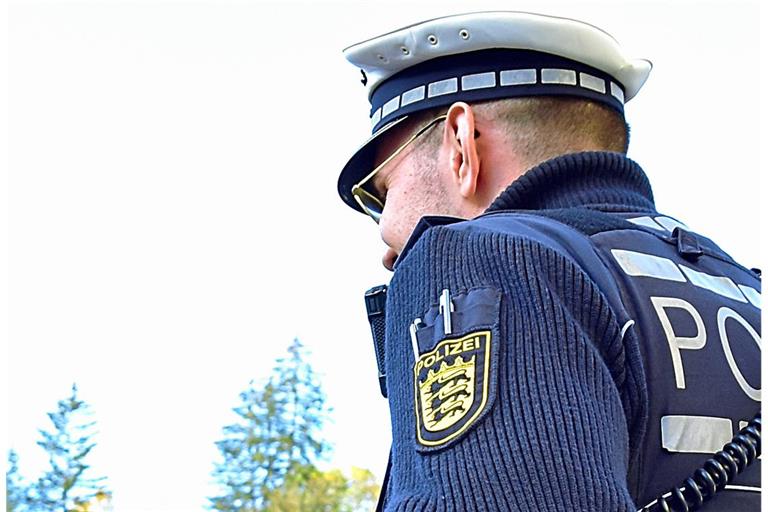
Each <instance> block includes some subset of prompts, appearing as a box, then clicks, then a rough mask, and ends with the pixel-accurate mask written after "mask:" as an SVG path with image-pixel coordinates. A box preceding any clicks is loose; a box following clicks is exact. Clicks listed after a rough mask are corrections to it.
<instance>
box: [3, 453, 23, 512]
mask: <svg viewBox="0 0 768 512" xmlns="http://www.w3.org/2000/svg"><path fill="white" fill-rule="evenodd" d="M26 504H27V485H26V484H25V483H24V480H23V479H22V478H21V475H20V474H19V456H18V455H17V454H16V452H15V451H14V450H9V451H8V469H7V470H6V472H5V510H6V512H22V511H23V510H25V507H26Z"/></svg>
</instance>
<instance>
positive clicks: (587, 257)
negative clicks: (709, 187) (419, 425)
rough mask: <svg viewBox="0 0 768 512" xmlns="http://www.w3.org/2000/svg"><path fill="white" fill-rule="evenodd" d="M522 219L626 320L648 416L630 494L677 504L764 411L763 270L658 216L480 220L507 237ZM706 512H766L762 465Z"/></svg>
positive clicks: (584, 212) (560, 214)
mask: <svg viewBox="0 0 768 512" xmlns="http://www.w3.org/2000/svg"><path fill="white" fill-rule="evenodd" d="M510 216H511V217H513V218H514V219H515V220H516V222H511V223H510V222H509V220H510ZM521 220H522V222H523V224H526V225H528V227H530V228H531V233H536V234H535V235H534V236H533V238H537V239H540V240H542V241H543V243H546V244H548V245H550V246H553V248H555V249H557V250H559V251H561V252H562V253H563V254H565V255H567V256H569V257H571V258H572V259H573V260H575V261H576V262H577V263H578V264H579V266H580V267H581V268H582V269H583V270H584V271H585V272H586V273H587V274H588V275H589V276H590V277H591V278H592V280H593V281H595V283H596V284H597V285H598V287H599V288H600V289H601V290H602V291H603V293H604V294H605V295H606V297H607V299H608V301H609V303H610V304H611V305H612V306H613V309H614V311H615V312H616V314H617V315H618V317H619V318H620V322H621V323H622V325H623V330H622V333H623V336H624V345H625V346H634V345H636V346H637V347H639V352H640V355H641V360H642V372H641V373H642V374H643V375H644V377H645V385H646V389H647V405H646V410H647V420H646V425H645V429H644V430H645V433H644V435H643V437H642V439H631V440H630V442H631V443H636V446H631V447H630V449H631V451H632V453H633V457H632V460H631V461H630V471H629V475H628V486H629V490H630V493H631V495H632V496H633V498H634V499H635V502H636V504H637V506H638V507H644V506H646V505H648V504H652V503H653V502H654V501H655V500H656V498H658V497H659V496H660V495H662V494H664V493H666V495H667V496H669V492H668V491H670V489H671V488H673V487H674V486H676V485H678V484H680V483H682V482H683V481H684V480H685V479H686V478H688V477H690V476H691V475H692V473H693V472H694V471H695V470H696V469H697V468H700V467H702V466H703V465H704V464H705V462H706V461H707V459H709V458H710V457H711V456H712V455H713V454H714V453H715V452H717V451H718V450H721V449H723V447H724V445H726V444H727V443H728V442H730V441H731V439H732V438H733V436H734V435H735V434H736V433H737V432H738V431H739V430H740V429H741V428H742V427H743V426H744V425H746V424H747V422H749V421H750V420H751V419H752V418H753V417H754V416H755V414H756V413H758V412H759V410H760V394H761V392H760V307H761V303H760V280H759V274H758V272H757V271H751V270H748V269H746V268H745V267H742V266H741V265H739V264H737V263H736V262H734V261H733V259H732V258H731V257H730V256H728V255H727V254H726V253H724V252H723V251H722V250H721V249H720V248H719V247H717V246H716V245H715V244H714V243H713V242H712V241H711V240H709V239H707V238H705V237H702V236H700V235H698V234H695V233H693V232H691V231H689V230H688V229H687V228H686V227H685V226H684V225H682V224H681V223H679V222H678V221H676V220H674V219H672V218H670V217H665V216H661V215H654V216H653V217H651V216H648V215H647V214H635V215H633V214H626V213H622V214H616V213H610V214H608V213H603V212H597V211H594V210H589V209H586V208H570V209H562V210H538V211H529V212H520V211H516V212H511V211H497V212H493V213H489V214H486V215H484V216H482V217H480V218H478V219H475V220H474V221H473V222H480V223H483V224H484V225H485V226H486V227H487V228H489V229H493V230H498V231H501V232H505V231H508V230H509V229H510V228H509V226H510V224H511V225H514V226H515V228H514V229H515V230H517V231H519V229H520V221H521ZM469 224H471V223H469ZM518 234H519V233H518ZM523 235H524V236H526V234H525V233H524V234H523ZM703 509H704V510H706V511H707V512H709V511H713V512H714V511H721V510H722V511H733V510H740V511H748V510H760V460H759V459H758V460H756V461H754V463H752V464H751V465H749V466H748V467H747V469H746V470H744V471H743V472H742V473H741V474H739V475H738V476H737V477H736V479H735V480H734V481H733V482H731V483H730V484H729V485H727V486H725V488H724V489H723V490H722V491H720V492H718V493H717V494H716V495H715V496H714V498H712V499H711V500H710V501H708V502H707V503H706V504H705V505H704V507H703ZM673 510H677V509H675V508H673Z"/></svg>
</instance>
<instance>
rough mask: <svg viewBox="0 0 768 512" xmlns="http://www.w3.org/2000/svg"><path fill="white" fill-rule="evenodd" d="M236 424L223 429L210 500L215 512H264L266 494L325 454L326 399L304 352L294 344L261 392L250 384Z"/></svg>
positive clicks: (237, 411)
mask: <svg viewBox="0 0 768 512" xmlns="http://www.w3.org/2000/svg"><path fill="white" fill-rule="evenodd" d="M234 412H235V413H236V414H237V415H238V416H239V418H238V421H237V423H233V424H231V425H228V426H226V427H224V439H222V440H221V441H218V442H217V443H216V446H217V447H218V449H219V451H220V453H221V461H220V462H218V463H217V464H216V465H215V468H214V471H213V476H214V479H215V480H216V482H217V483H218V484H219V486H220V488H221V489H222V491H223V492H222V493H221V494H220V495H219V496H215V497H212V498H209V500H210V506H211V508H212V509H213V510H219V511H238V512H255V511H262V510H266V509H267V507H268V505H269V503H268V501H269V495H270V493H271V492H272V491H274V490H275V489H277V488H279V487H280V486H281V485H283V484H284V483H285V481H286V478H287V476H288V475H289V473H290V472H291V471H292V470H294V469H298V468H303V467H306V466H311V465H312V464H314V463H315V462H316V461H317V460H319V459H321V458H322V457H323V455H324V454H325V453H326V451H327V450H328V445H327V443H326V442H325V441H324V440H323V438H322V436H321V430H322V427H323V423H324V422H325V419H326V417H327V414H328V410H327V408H326V405H325V395H324V394H323V391H322V389H321V386H320V384H319V381H318V379H317V376H316V375H315V373H314V371H313V370H312V366H311V365H310V364H309V362H308V361H307V359H306V351H305V349H304V347H303V345H302V344H301V342H299V340H297V339H294V340H293V343H292V344H291V345H290V347H289V348H288V355H287V357H283V358H280V359H278V360H277V364H276V365H275V367H274V368H273V370H272V373H271V375H270V378H269V380H268V381H267V383H266V385H264V386H263V387H257V386H256V385H255V384H254V383H253V382H251V383H250V384H249V387H248V389H247V390H245V391H243V392H242V393H240V404H239V405H238V406H237V407H235V408H234Z"/></svg>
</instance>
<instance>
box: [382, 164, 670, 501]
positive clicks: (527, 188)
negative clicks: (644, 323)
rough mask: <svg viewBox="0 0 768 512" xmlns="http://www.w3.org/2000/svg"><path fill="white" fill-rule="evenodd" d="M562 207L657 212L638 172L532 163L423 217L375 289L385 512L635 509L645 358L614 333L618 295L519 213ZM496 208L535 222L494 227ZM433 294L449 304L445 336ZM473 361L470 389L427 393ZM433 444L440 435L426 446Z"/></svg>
mask: <svg viewBox="0 0 768 512" xmlns="http://www.w3.org/2000/svg"><path fill="white" fill-rule="evenodd" d="M563 208H569V209H573V208H577V209H578V208H587V209H590V210H597V211H602V212H611V213H612V214H614V213H622V212H624V213H627V212H631V213H634V214H637V215H645V214H648V215H652V214H654V213H655V208H654V204H653V196H652V193H651V189H650V185H649V183H648V180H647V178H646V177H645V175H644V173H643V172H642V170H641V169H640V168H639V167H638V166H637V164H635V163H634V162H632V161H631V160H629V159H627V158H625V157H624V156H623V155H619V154H613V153H602V152H593V153H580V154H571V155H566V156H563V157H559V158H556V159H554V160H551V161H548V162H545V163H543V164H541V165H539V166H538V167H536V168H534V169H532V170H530V171H529V172H528V173H526V174H525V175H524V176H523V177H521V178H520V179H518V180H517V181H515V182H514V183H513V184H512V185H511V186H510V187H509V188H508V189H507V190H506V191H505V192H504V193H503V194H502V195H501V196H500V197H499V198H498V199H497V200H496V201H495V202H494V204H493V205H492V206H491V208H490V209H489V212H488V213H489V214H487V215H486V216H484V217H481V218H479V219H475V220H472V221H467V222H460V223H455V224H448V223H446V225H435V224H440V223H441V222H440V220H439V219H438V220H429V219H425V220H424V221H423V222H422V223H421V224H420V225H419V226H418V227H417V229H416V231H415V232H414V234H413V236H412V237H411V240H409V243H408V244H407V246H406V249H405V250H404V252H403V254H401V256H400V258H399V260H398V262H397V266H396V271H395V274H394V277H393V279H392V282H391V284H390V288H389V291H388V293H387V319H386V370H387V375H388V381H387V391H388V396H389V401H390V408H391V419H392V437H393V447H392V459H391V463H392V466H391V476H390V480H389V484H388V488H387V490H386V496H387V497H386V503H385V510H388V511H457V512H458V511H474V510H489V511H506V510H520V511H540V510H569V511H574V510H584V511H596V510H606V511H608V510H610V511H625V510H626V511H634V510H637V508H638V507H636V504H635V503H633V499H632V496H633V495H634V492H633V491H631V490H630V488H629V487H630V486H629V484H628V474H629V473H630V465H631V464H632V461H633V460H634V459H635V458H636V457H637V450H636V448H637V446H636V445H637V444H638V443H639V442H640V440H641V438H642V436H643V433H644V428H645V423H646V419H647V414H648V410H647V409H648V397H647V390H646V388H645V383H644V378H643V367H642V366H643V365H642V362H641V358H640V356H639V351H638V348H637V346H628V345H627V343H626V340H623V334H624V333H623V330H622V327H623V326H624V325H625V324H626V322H627V318H626V317H625V316H622V315H623V313H621V312H617V311H616V308H614V307H612V304H611V303H610V301H609V300H608V298H607V297H608V295H610V294H611V293H615V290H606V289H601V288H605V286H602V285H601V284H598V283H600V282H601V280H603V281H605V276H604V275H599V274H595V271H594V269H592V270H590V269H589V268H585V266H584V265H582V264H581V263H580V261H579V258H580V257H581V256H579V254H577V253H580V254H582V255H584V257H585V258H589V257H592V256H591V255H589V254H587V253H589V252H590V251H589V249H587V250H585V251H581V250H574V248H573V247H569V246H564V245H563V244H562V243H561V241H558V239H556V237H554V238H553V237H552V236H550V234H548V233H547V232H546V231H547V229H549V228H547V226H548V225H549V224H547V223H546V222H544V221H538V220H536V219H534V220H531V217H537V216H543V217H546V216H547V212H551V211H554V210H556V209H563ZM500 210H529V211H534V213H535V215H534V216H532V215H530V214H526V213H520V214H519V216H517V217H515V216H512V217H505V218H504V219H505V220H504V222H505V223H506V224H505V227H504V229H497V228H496V227H494V223H493V222H492V221H490V220H488V219H490V218H492V217H493V215H494V214H493V212H495V211H500ZM529 213H530V212H529ZM510 223H511V225H510ZM430 226H431V227H430ZM539 226H543V227H541V228H540V227H539ZM566 231H567V229H566ZM584 239H585V240H586V237H584ZM578 243H584V242H583V240H582V241H579V242H578ZM591 272H592V273H593V274H594V275H590V273H591ZM606 282H607V281H606ZM607 287H609V288H610V286H607ZM443 290H449V291H450V293H451V294H452V295H453V297H456V300H455V301H454V303H455V305H456V310H455V311H454V312H453V321H454V329H453V332H452V333H450V334H449V335H446V334H445V333H444V328H443V325H442V321H441V318H442V315H441V310H440V307H439V297H440V295H441V293H442V292H443ZM417 318H419V319H422V321H423V322H422V323H421V324H419V323H417V327H419V334H418V335H417V336H416V340H415V344H416V349H414V348H413V345H414V343H412V341H411V340H412V334H411V332H410V328H411V325H412V324H413V323H414V320H415V319H417ZM485 332H487V333H490V334H489V335H488V339H487V341H484V342H483V343H486V345H483V346H482V347H481V348H477V347H478V343H479V342H478V341H471V342H469V345H464V347H465V348H466V347H470V348H473V347H474V351H468V352H466V354H465V355H464V357H463V358H461V359H458V357H454V358H453V359H452V358H451V357H449V356H448V354H449V352H450V351H451V350H453V349H450V350H449V348H447V346H445V344H443V345H441V344H440V343H441V342H442V341H444V340H446V339H451V340H457V339H462V337H466V336H470V337H471V336H475V338H472V339H474V340H480V338H478V337H477V336H481V337H482V336H483V334H482V333H485ZM478 333H481V334H478ZM467 339H469V338H467ZM483 339H485V338H483ZM473 343H474V345H473ZM456 346H457V347H458V346H459V345H456ZM414 350H416V351H417V352H418V354H414ZM456 350H459V349H458V348H457V349H456ZM429 354H432V356H429V357H427V356H428V355H429ZM443 356H445V360H444V361H442V362H441V361H440V358H441V357H443ZM470 356H472V362H473V364H474V366H472V367H471V368H470V369H469V370H461V371H463V372H464V373H463V374H462V375H463V376H465V377H466V378H467V379H468V381H467V382H469V384H468V386H469V388H470V389H467V385H463V386H464V387H463V388H462V389H465V391H466V393H465V394H463V395H462V393H460V392H458V391H456V390H457V389H459V388H458V387H455V386H454V387H451V388H450V389H449V386H446V388H445V390H444V393H443V394H442V395H439V390H440V389H441V388H440V385H443V384H444V381H447V380H448V378H449V377H451V376H450V375H448V372H450V371H454V370H452V369H455V371H454V374H453V375H456V373H455V372H459V371H460V370H459V367H461V366H462V365H463V364H464V363H466V362H467V361H468V360H470ZM418 361H420V363H417V362H418ZM441 364H442V366H441ZM415 365H416V366H417V369H416V370H414V366H415ZM467 365H468V363H467ZM467 365H465V366H467ZM467 367H468V368H469V366H467ZM430 371H431V373H430ZM473 372H474V373H473ZM441 375H443V376H445V379H442V377H441V379H442V380H440V381H435V382H439V383H440V384H432V386H433V388H430V387H429V383H430V382H432V380H429V379H433V380H434V378H437V377H440V376H441ZM483 379H485V381H483ZM483 382H485V384H484V386H485V387H483ZM425 383H426V384H425ZM450 384H451V385H453V381H451V383H450ZM457 386H458V384H457ZM434 390H437V391H435V393H432V391H434ZM438 395H439V399H437V398H434V397H436V396H438ZM453 395H455V396H453ZM467 395H470V396H469V397H468V396H467ZM451 404H454V405H456V404H458V405H456V407H453V406H452V405H451ZM459 405H461V407H459ZM441 406H442V408H441ZM457 408H458V409H457ZM436 410H439V411H443V412H445V411H450V412H446V413H445V414H443V412H438V413H435V412H434V411H436ZM456 410H459V411H463V412H460V413H457V412H456ZM449 414H458V416H460V415H461V414H464V416H461V417H460V419H459V420H458V422H456V423H455V424H453V426H452V427H450V428H448V430H446V431H445V432H454V431H456V432H458V433H456V434H451V436H448V435H447V434H446V435H443V434H440V432H437V431H435V432H429V431H428V430H425V428H426V426H425V425H427V426H428V425H429V424H430V421H431V424H432V425H438V424H440V425H442V424H451V423H450V421H449V420H450V418H449V417H448V416H447V415H449ZM458 416H456V417H458ZM441 419H442V420H443V423H439V422H440V420H441ZM446 422H447V423H446ZM459 427H461V428H459ZM429 435H434V436H435V439H437V441H435V442H434V443H433V444H429V443H426V442H425V439H427V437H426V436H429ZM441 436H442V437H441ZM673 483H675V482H669V485H670V486H671V485H672V484H673Z"/></svg>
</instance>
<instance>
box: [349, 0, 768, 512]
mask: <svg viewBox="0 0 768 512" xmlns="http://www.w3.org/2000/svg"><path fill="white" fill-rule="evenodd" d="M345 55H346V57H347V59H348V60H349V61H350V62H351V63H352V64H354V65H355V66H357V67H359V68H360V69H361V70H362V72H363V76H364V80H363V82H364V83H365V85H366V86H367V89H368V95H369V99H370V102H371V111H370V117H371V123H372V129H373V136H372V137H371V138H370V139H369V140H368V141H367V142H366V143H365V144H364V145H363V146H362V147H361V148H360V149H359V150H358V151H357V152H355V153H354V155H353V156H352V157H351V159H350V160H349V162H348V163H347V164H346V165H345V166H344V168H343V170H342V171H341V175H340V178H339V181H338V190H339V194H340V195H341V198H342V200H343V201H344V202H345V203H346V204H347V205H349V206H350V207H351V208H353V209H355V210H357V211H359V212H362V213H365V214H367V215H369V216H370V217H372V218H373V219H374V220H375V221H376V222H377V223H378V224H379V229H380V231H381V235H382V237H383V239H384V241H385V242H386V244H387V246H388V247H389V249H388V251H387V253H386V255H385V257H384V265H385V266H387V267H388V268H390V269H394V276H393V278H392V282H391V283H390V286H389V289H388V291H387V293H386V327H385V343H384V368H383V371H382V374H384V373H385V374H386V383H385V387H384V391H385V392H386V394H387V396H388V399H389V403H390V409H391V419H392V438H393V439H392V451H391V456H390V467H389V471H388V477H387V481H386V483H385V488H384V489H383V498H382V500H381V503H380V507H381V508H383V509H385V510H388V511H389V510H392V511H395V510H397V511H400V510H402V511H406V510H408V511H432V510H435V511H437V510H455V511H465V510H466V511H469V510H589V511H594V510H611V511H613V510H632V511H634V510H638V509H640V508H642V507H647V508H648V509H651V510H689V509H691V510H692V509H695V508H697V507H698V506H701V505H702V503H704V505H703V506H704V507H705V508H706V509H707V510H758V508H759V498H760V494H759V493H760V477H759V471H760V470H759V466H760V463H759V460H758V461H755V460H754V459H755V456H756V455H757V452H758V450H759V416H758V417H756V413H758V411H759V408H760V365H759V362H760V334H759V333H760V282H759V276H758V275H757V272H756V271H752V270H749V269H747V268H745V267H743V266H741V265H739V264H738V263H736V262H735V261H733V260H732V259H731V258H730V257H729V256H728V255H727V254H726V253H725V252H723V251H722V250H721V249H720V248H719V247H718V246H717V245H716V244H715V243H713V242H712V241H711V240H709V239H707V238H705V237H704V236H702V235H701V234H699V233H695V232H693V231H691V230H689V229H688V228H687V227H686V226H685V224H683V223H682V222H680V221H678V220H677V219H674V218H672V217H670V216H667V215H664V214H661V213H659V212H657V211H656V208H655V206H654V202H653V195H652V192H651V187H650V185H649V183H648V179H647V178H646V176H645V174H644V173H643V171H642V169H641V168H640V167H639V166H638V164H637V163H635V162H633V161H632V160H629V159H628V158H627V157H626V156H625V153H626V149H627V143H628V130H627V125H626V123H625V121H624V112H623V109H624V103H625V102H626V101H629V100H630V99H632V97H634V96H635V95H636V94H637V93H638V91H639V90H640V88H641V87H642V85H643V83H644V82H645V81H646V79H647V77H648V74H649V72H650V69H651V65H650V63H649V62H648V61H645V60H636V59H632V58H629V57H628V56H627V55H626V54H625V53H624V52H623V51H622V49H621V48H620V47H619V45H618V44H617V42H616V41H615V40H614V39H613V38H611V37H610V36H609V35H608V34H606V33H605V32H603V31H601V30H600V29H598V28H595V27H593V26H591V25H588V24H585V23H581V22H578V21H574V20H569V19H562V18H554V17H548V16H540V15H534V14H527V13H515V12H493V13H488V12H486V13H475V14H466V15H459V16H451V17H446V18H440V19H435V20H431V21H426V22H423V23H419V24H416V25H412V26H409V27H406V28H403V29H401V30H398V31H395V32H391V33H388V34H386V35H382V36H380V37H377V38H374V39H371V40H368V41H365V42H362V43H359V44H357V45H354V46H352V47H350V48H348V49H347V50H345ZM742 429H743V430H742ZM739 431H741V434H739ZM734 436H735V437H734ZM726 445H728V446H729V448H727V449H725V451H723V448H724V447H725V446H726ZM716 452H718V455H717V456H713V455H714V454H715V453H716ZM710 459H711V460H710ZM689 477H691V478H689Z"/></svg>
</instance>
